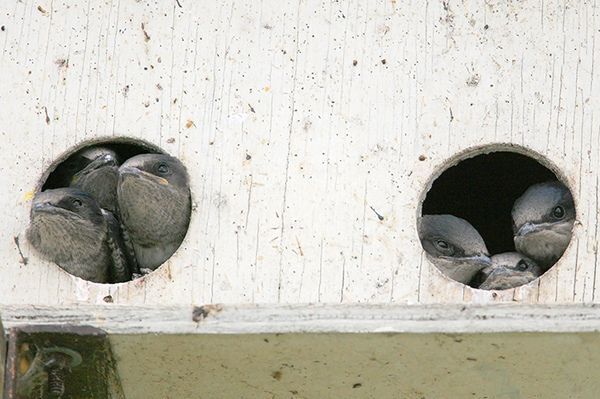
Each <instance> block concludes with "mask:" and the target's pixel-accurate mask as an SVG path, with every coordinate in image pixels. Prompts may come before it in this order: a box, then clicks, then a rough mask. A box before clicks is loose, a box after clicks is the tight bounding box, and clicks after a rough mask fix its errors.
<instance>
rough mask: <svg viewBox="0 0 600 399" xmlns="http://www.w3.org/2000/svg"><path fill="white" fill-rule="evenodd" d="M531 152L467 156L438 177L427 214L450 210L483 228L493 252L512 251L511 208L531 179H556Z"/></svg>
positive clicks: (429, 196) (425, 207) (533, 181)
mask: <svg viewBox="0 0 600 399" xmlns="http://www.w3.org/2000/svg"><path fill="white" fill-rule="evenodd" d="M556 179H557V177H556V175H555V174H554V173H553V172H552V171H550V170H549V169H548V168H546V167H545V166H543V165H541V164H540V163H539V162H538V161H536V160H535V159H533V158H529V157H527V156H525V155H521V154H517V153H514V152H506V151H499V152H493V153H490V154H483V155H478V156H475V157H473V158H469V159H465V160H464V161H461V162H460V163H459V164H458V165H456V166H453V167H451V168H448V169H447V170H446V171H444V173H442V175H441V176H440V177H438V178H437V179H436V180H435V181H434V182H433V185H432V187H431V190H429V192H428V193H427V196H426V198H425V201H424V202H423V214H424V215H428V214H451V215H454V216H458V217H460V218H463V219H465V220H467V221H468V222H469V223H471V224H472V225H473V226H474V227H475V228H476V229H477V230H478V231H479V233H480V234H481V236H482V237H483V239H484V240H485V243H486V245H487V247H488V250H489V251H490V253H491V254H496V253H501V252H507V251H514V250H515V246H514V242H513V234H512V219H511V210H512V206H513V203H514V202H515V200H516V199H517V198H519V197H520V196H521V194H523V192H524V191H525V190H526V189H527V188H528V187H529V186H531V185H532V184H536V183H541V182H545V181H549V180H556Z"/></svg>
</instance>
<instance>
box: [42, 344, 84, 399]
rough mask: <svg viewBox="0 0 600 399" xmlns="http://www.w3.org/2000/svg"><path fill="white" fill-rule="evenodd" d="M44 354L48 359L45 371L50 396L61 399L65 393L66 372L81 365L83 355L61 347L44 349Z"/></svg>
mask: <svg viewBox="0 0 600 399" xmlns="http://www.w3.org/2000/svg"><path fill="white" fill-rule="evenodd" d="M42 354H43V355H44V358H45V359H46V360H45V362H44V369H45V370H46V372H47V373H48V395H49V397H50V398H55V399H60V398H62V396H63V395H64V393H65V372H66V371H67V370H70V369H71V368H74V367H77V366H79V365H80V364H81V360H82V359H81V355H80V354H79V353H78V352H75V351H74V350H71V349H68V348H61V347H52V348H44V349H42Z"/></svg>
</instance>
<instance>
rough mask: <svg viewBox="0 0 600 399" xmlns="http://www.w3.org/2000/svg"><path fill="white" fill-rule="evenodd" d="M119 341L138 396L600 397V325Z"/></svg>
mask: <svg viewBox="0 0 600 399" xmlns="http://www.w3.org/2000/svg"><path fill="white" fill-rule="evenodd" d="M111 341H112V344H113V348H114V351H115V354H116V357H117V359H118V360H119V373H120V375H121V378H122V380H123V386H124V389H125V393H126V396H127V398H129V399H136V398H140V399H141V398H211V399H212V398H215V399H216V398H227V399H232V398H248V399H250V398H257V399H261V398H265V399H266V398H268V399H272V398H378V399H385V398H405V399H422V398H426V399H446V398H449V399H452V398H490V399H491V398H494V399H517V398H525V399H533V398H544V399H551V398H560V399H566V398H577V399H585V398H598V397H600V378H598V365H599V364H600V335H599V334H598V333H491V334H281V335H275V334H248V335H162V336H157V335H114V336H112V337H111ZM356 384H361V385H360V386H357V385H356Z"/></svg>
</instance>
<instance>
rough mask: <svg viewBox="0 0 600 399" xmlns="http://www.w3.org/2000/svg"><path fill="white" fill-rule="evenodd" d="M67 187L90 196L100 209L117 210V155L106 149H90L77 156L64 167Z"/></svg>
mask: <svg viewBox="0 0 600 399" xmlns="http://www.w3.org/2000/svg"><path fill="white" fill-rule="evenodd" d="M65 172H66V174H67V179H68V183H69V184H68V185H69V186H70V187H75V188H79V189H81V190H82V191H84V192H87V193H88V194H90V195H91V196H92V197H93V198H94V199H95V200H96V201H97V202H98V204H99V205H100V207H101V208H103V209H106V210H108V211H111V212H115V211H116V208H117V180H118V177H119V162H118V157H117V154H116V153H115V152H114V151H113V150H111V149H109V148H106V147H91V148H87V149H85V150H84V151H82V152H81V153H79V154H77V155H76V156H75V157H74V158H73V159H71V160H70V161H69V162H68V163H67V164H66V165H65Z"/></svg>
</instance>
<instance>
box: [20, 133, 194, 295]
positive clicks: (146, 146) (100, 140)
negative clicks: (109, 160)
mask: <svg viewBox="0 0 600 399" xmlns="http://www.w3.org/2000/svg"><path fill="white" fill-rule="evenodd" d="M103 144H105V145H106V144H108V145H119V144H126V145H130V146H136V147H140V148H141V149H143V150H148V151H149V153H153V154H166V155H170V156H172V157H175V158H177V159H178V160H179V161H180V162H181V163H183V165H184V167H185V169H186V171H187V173H188V182H189V189H188V191H189V195H190V219H189V221H188V225H187V228H186V232H185V235H184V237H183V239H182V240H181V242H180V243H179V246H178V247H177V249H176V250H175V252H173V254H171V256H169V258H168V259H167V260H166V261H165V262H163V263H162V264H161V265H160V266H158V267H157V268H156V269H154V270H153V271H152V272H150V273H148V274H145V275H143V276H141V277H138V278H135V279H131V280H128V281H124V282H119V283H97V282H94V281H90V280H86V279H84V278H81V277H78V276H75V275H73V274H71V273H69V272H68V271H66V270H65V269H63V268H62V267H60V266H59V265H58V264H57V263H55V262H52V261H49V260H47V259H44V258H43V257H42V256H41V255H39V254H38V253H37V251H33V252H34V255H35V257H36V258H37V259H38V260H39V261H40V262H41V263H45V264H47V265H52V266H54V267H55V268H56V269H58V270H59V273H64V274H66V275H67V276H69V277H71V278H76V279H79V280H81V281H84V282H85V283H86V284H89V285H91V286H99V287H117V286H123V285H127V284H130V283H136V284H140V283H146V281H147V277H149V276H152V275H156V274H157V273H156V272H158V271H159V270H161V269H164V268H165V267H167V264H168V263H169V262H170V261H171V260H172V259H173V258H174V257H175V256H177V255H178V254H179V253H180V251H181V250H182V247H183V246H184V243H185V242H186V241H188V240H189V234H190V227H191V225H192V222H193V219H194V217H195V216H194V213H195V212H194V203H195V199H194V194H193V190H192V186H193V184H192V182H191V180H192V179H191V173H190V169H189V168H188V165H186V163H185V162H184V161H183V160H182V159H181V158H180V157H178V156H175V155H173V154H171V153H170V152H168V151H166V150H164V149H162V148H161V147H160V146H158V145H156V144H154V143H152V142H150V141H148V140H144V139H140V138H137V137H132V136H99V137H94V138H90V139H86V140H82V141H81V142H79V143H77V144H76V145H74V146H71V147H69V148H68V149H67V150H64V151H63V152H61V154H60V155H59V156H57V157H56V158H55V159H54V160H53V161H52V162H51V163H50V164H49V165H48V166H47V167H46V169H45V171H44V173H42V175H41V176H40V177H39V178H38V180H37V182H36V186H35V189H34V195H33V198H35V196H36V195H37V194H39V193H40V192H41V191H42V188H43V187H44V185H45V184H46V181H47V180H48V178H49V177H50V175H51V174H52V173H54V172H55V171H56V169H57V168H58V167H59V166H60V165H61V164H62V163H63V162H65V161H66V160H68V159H69V158H70V157H71V156H73V155H75V154H76V153H78V152H79V151H81V150H83V149H85V148H86V147H92V146H96V145H103ZM142 153H143V152H140V154H142ZM32 203H33V202H32ZM32 203H31V204H30V205H29V215H30V216H29V218H28V220H27V227H26V229H27V228H29V224H30V223H31V205H32ZM169 267H170V266H169Z"/></svg>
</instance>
